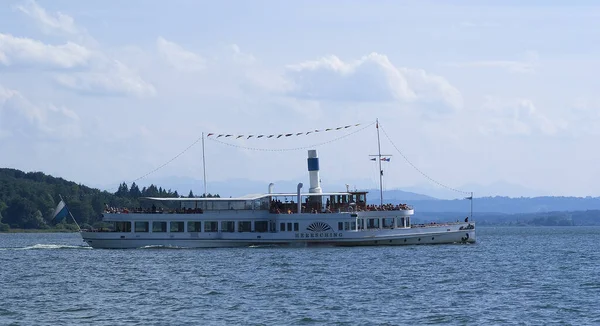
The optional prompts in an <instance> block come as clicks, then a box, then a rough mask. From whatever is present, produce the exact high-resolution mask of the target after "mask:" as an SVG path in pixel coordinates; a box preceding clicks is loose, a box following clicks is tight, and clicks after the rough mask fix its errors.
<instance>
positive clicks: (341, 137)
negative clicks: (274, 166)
mask: <svg viewBox="0 0 600 326" xmlns="http://www.w3.org/2000/svg"><path fill="white" fill-rule="evenodd" d="M374 124H375V122H371V123H370V124H368V125H366V126H364V127H362V128H360V129H358V130H355V131H353V132H351V133H348V134H345V135H343V136H340V137H337V138H334V139H331V140H328V141H326V142H322V143H317V144H313V145H308V146H303V147H294V148H257V147H246V146H241V145H235V144H231V143H226V142H224V141H220V140H217V139H213V138H206V139H207V140H210V141H214V142H217V143H221V144H223V145H227V146H231V147H236V148H242V149H248V150H253V151H263V152H289V151H298V150H303V149H308V148H312V147H317V146H322V145H326V144H329V143H333V142H335V141H338V140H341V139H343V138H346V137H348V136H351V135H354V134H356V133H358V132H360V131H363V130H365V129H367V128H368V127H370V126H372V125H374Z"/></svg>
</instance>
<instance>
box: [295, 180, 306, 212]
mask: <svg viewBox="0 0 600 326" xmlns="http://www.w3.org/2000/svg"><path fill="white" fill-rule="evenodd" d="M302 186H304V185H303V184H302V182H300V183H299V184H298V189H297V190H298V193H297V196H298V198H297V202H298V203H297V205H298V207H297V208H296V209H297V211H296V213H302V195H301V194H300V189H302Z"/></svg>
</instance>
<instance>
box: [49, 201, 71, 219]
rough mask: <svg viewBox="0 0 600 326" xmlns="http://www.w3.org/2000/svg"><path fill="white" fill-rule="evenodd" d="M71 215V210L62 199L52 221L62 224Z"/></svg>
mask: <svg viewBox="0 0 600 326" xmlns="http://www.w3.org/2000/svg"><path fill="white" fill-rule="evenodd" d="M67 215H69V209H68V208H67V205H66V204H65V202H64V201H63V200H62V199H61V200H60V203H58V205H57V206H56V208H55V209H54V214H52V221H53V222H57V223H60V222H61V221H62V220H63V219H64V218H65V217H67Z"/></svg>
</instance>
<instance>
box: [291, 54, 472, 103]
mask: <svg viewBox="0 0 600 326" xmlns="http://www.w3.org/2000/svg"><path fill="white" fill-rule="evenodd" d="M287 68H288V69H287V71H286V77H287V78H289V79H290V80H291V81H292V82H293V84H294V88H293V90H292V91H290V92H289V95H292V96H296V97H299V98H307V99H317V100H319V99H320V100H335V101H366V102H388V101H396V100H399V101H406V102H440V103H443V104H444V105H446V106H449V107H452V108H454V109H458V108H461V107H462V96H461V94H460V92H459V91H458V90H457V89H456V88H455V87H454V86H452V85H451V84H450V83H449V82H448V81H447V80H446V79H445V78H443V77H441V76H436V75H432V74H429V73H427V72H425V71H424V70H420V69H411V68H397V67H396V66H394V65H393V64H392V63H391V62H390V60H389V59H388V57H387V56H385V55H382V54H378V53H371V54H369V55H367V56H364V57H362V58H361V59H359V60H355V61H353V62H348V63H347V62H344V61H342V60H340V59H339V58H338V57H336V56H333V55H332V56H328V57H324V58H321V59H319V60H315V61H306V62H302V63H300V64H295V65H290V66H288V67H287Z"/></svg>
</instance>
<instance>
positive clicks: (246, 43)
mask: <svg viewBox="0 0 600 326" xmlns="http://www.w3.org/2000/svg"><path fill="white" fill-rule="evenodd" d="M599 72H600V4H598V3H597V2H593V1H570V2H567V1H486V2H480V1H453V2H448V1H385V0H381V1H351V0H348V1H316V0H315V1H312V0H307V1H295V2H291V1H261V0H257V1H252V2H243V1H228V0H223V1H191V0H188V1H184V0H171V1H168V2H164V1H160V2H159V1H141V0H131V1H75V0H53V1H41V0H40V1H15V2H11V1H4V2H3V3H2V5H0V166H1V167H10V168H16V169H20V170H24V171H42V172H44V173H47V174H52V175H54V176H60V177H63V178H65V179H67V180H72V181H75V182H78V183H83V184H86V185H92V186H97V187H103V188H106V189H109V190H110V189H114V190H116V187H117V186H118V184H119V183H120V182H127V183H129V184H130V183H131V181H134V180H138V183H139V184H143V183H144V180H150V179H151V178H155V179H156V178H170V177H178V178H194V179H197V180H202V179H203V168H202V167H203V165H202V157H203V155H202V141H201V140H200V141H198V140H199V139H201V135H202V133H203V132H204V133H205V136H206V135H208V133H214V134H215V135H212V136H210V137H206V139H205V141H204V144H205V145H204V152H205V162H206V180H207V185H208V188H210V184H211V182H213V183H214V182H227V181H228V180H239V179H248V180H253V181H259V182H264V184H265V185H267V184H268V183H269V182H274V181H278V180H279V181H289V182H304V183H305V184H306V185H307V184H308V174H307V172H306V157H307V153H306V150H307V149H317V150H318V153H319V157H320V169H321V171H320V173H321V179H322V181H323V183H324V185H325V184H326V185H328V187H330V188H329V189H325V190H329V191H337V190H342V189H344V185H345V184H350V185H351V186H352V187H357V188H373V187H377V186H378V182H379V179H378V167H377V164H376V163H374V162H373V161H371V160H370V159H369V158H370V157H369V155H372V154H377V129H376V128H375V125H374V124H373V123H374V122H375V120H376V119H378V120H379V122H380V126H381V128H380V138H381V151H382V154H386V155H388V154H389V155H391V160H390V162H385V163H384V171H385V172H384V188H385V189H396V188H397V189H405V190H415V191H420V192H421V193H426V194H427V192H430V193H436V191H439V190H444V191H447V192H448V193H452V194H456V196H457V197H460V196H462V195H463V194H462V193H461V191H466V192H469V191H475V193H476V195H477V194H478V193H479V194H485V195H507V196H533V195H555V196H600V182H598V180H600V172H599V171H600V169H598V167H597V162H598V161H600V151H598V150H597V148H598V147H597V145H596V143H597V142H598V139H599V136H600V89H599V87H600V86H599V85H600V84H599V83H598V81H597V79H598V77H597V76H598V73H599ZM356 124H359V125H358V126H354V125H356ZM347 125H350V126H352V127H349V128H342V129H341V130H337V131H336V130H333V131H328V132H319V133H315V132H313V133H310V134H308V135H307V134H306V132H309V131H314V130H324V129H327V128H336V127H340V126H342V127H343V126H347ZM288 133H293V134H294V135H293V136H289V137H285V136H284V137H282V138H276V137H273V138H270V139H268V138H266V137H263V138H260V139H258V138H256V137H253V138H250V139H248V138H247V136H248V135H256V136H257V135H260V134H265V135H269V134H275V135H279V134H288ZM296 133H302V135H298V136H296ZM219 134H232V135H244V137H240V138H237V137H228V138H227V139H225V138H219V139H215V136H217V135H219ZM234 138H237V139H234ZM216 140H219V141H221V140H222V141H223V142H217V141H216ZM192 145H193V146H192ZM190 146H191V147H190ZM409 162H410V163H409ZM146 175H148V176H147V178H146V179H139V178H141V177H143V176H146ZM432 180H433V181H432ZM231 183H232V185H231V186H232V187H235V182H234V181H232V182H231ZM265 188H266V186H265ZM332 188H335V189H332ZM448 188H450V189H448ZM452 189H455V190H457V191H453V190H452ZM263 190H264V189H257V192H262V191H263ZM279 190H280V191H290V192H293V191H295V189H279ZM209 192H210V191H209Z"/></svg>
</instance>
